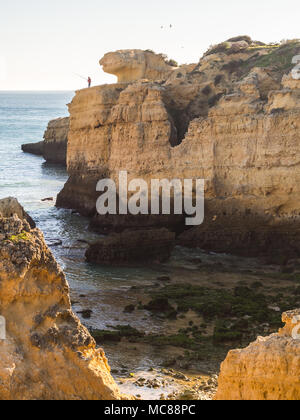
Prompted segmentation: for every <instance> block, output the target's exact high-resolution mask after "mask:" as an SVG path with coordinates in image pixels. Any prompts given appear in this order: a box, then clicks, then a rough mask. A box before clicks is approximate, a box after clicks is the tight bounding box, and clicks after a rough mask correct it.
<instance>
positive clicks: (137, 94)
mask: <svg viewBox="0 0 300 420" xmlns="http://www.w3.org/2000/svg"><path fill="white" fill-rule="evenodd" d="M236 43H237V44H238V45H236ZM299 51H300V43H299V42H296V41H295V42H291V43H287V44H283V45H280V46H274V45H271V46H263V45H262V44H261V43H255V42H252V41H251V40H250V39H248V37H241V39H240V38H236V39H234V40H230V41H228V42H226V43H223V44H221V45H219V46H216V47H214V48H211V49H210V50H209V51H208V52H207V54H205V55H204V57H203V58H202V59H201V60H200V62H199V63H198V64H197V65H196V66H194V65H193V66H191V67H188V66H182V67H179V68H177V69H173V70H172V71H171V72H170V73H167V74H166V75H165V78H164V80H160V81H159V82H155V81H149V80H148V81H147V80H138V81H135V82H131V83H119V84H114V85H105V86H98V87H95V88H92V89H85V90H81V91H78V92H77V93H76V96H75V98H74V99H73V101H72V103H71V104H70V106H69V110H70V115H71V117H70V132H69V140H68V152H67V166H68V172H69V174H70V178H69V181H68V182H67V184H66V186H65V187H64V189H63V191H62V192H61V193H60V194H59V196H58V201H57V205H58V206H62V207H68V208H75V209H77V210H79V211H80V212H82V213H84V214H88V215H91V216H92V215H94V214H95V203H96V199H97V197H98V194H97V193H96V183H97V181H98V180H99V179H101V178H103V177H110V178H113V179H114V180H116V181H117V180H118V179H117V176H118V173H119V171H120V170H125V169H126V170H127V171H128V173H129V180H130V179H132V178H143V179H144V180H146V181H147V182H149V181H150V179H152V178H159V179H162V178H168V179H172V178H180V179H183V178H204V179H205V180H206V217H205V223H204V224H203V225H202V226H200V227H197V228H194V229H191V230H189V231H186V232H184V233H183V234H182V236H181V237H180V242H181V243H182V244H184V245H187V246H201V247H202V248H207V249H213V250H217V251H230V252H239V253H245V254H250V255H252V254H257V253H262V252H263V253H264V252H266V253H267V252H273V251H274V249H277V248H278V244H280V246H281V248H283V249H286V251H287V252H289V253H291V254H295V253H296V254H298V253H299V251H300V249H299V243H300V242H299V237H300V230H299V229H300V220H299V212H298V203H299V192H300V191H299V176H300V171H299V164H300V163H299V156H300V155H299V152H300V150H299V147H300V146H299V144H300V142H299V137H300V126H299V116H300V109H299V100H298V98H299V92H300V81H296V80H292V79H291V76H290V75H289V72H290V70H291V69H292V67H293V65H292V57H293V56H294V55H296V54H297V53H298V52H299ZM113 57H115V56H113ZM126 57H127V58H128V56H126ZM283 57H284V59H283ZM127 58H126V60H127ZM122 60H123V58H122ZM122 60H121V61H122ZM126 60H123V61H122V63H123V64H124V63H125V64H124V66H123V67H122V71H121V73H120V74H121V78H122V74H123V72H124V74H127V73H126V72H127V69H129V70H130V62H128V60H127V61H126ZM133 61H134V62H135V59H134V60H133ZM120 68H121V67H120ZM129 70H128V71H129ZM111 71H114V72H115V74H117V72H116V71H115V69H114V70H111ZM144 76H145V75H144V74H143V76H141V77H144ZM126 77H127V76H126ZM129 79H131V78H130V77H129V78H128V80H129ZM138 220H139V219H138V218H135V223H134V222H132V220H131V218H130V217H126V218H125V220H124V217H121V216H117V217H115V218H114V222H113V223H111V222H110V224H109V226H110V227H113V229H114V230H118V227H119V228H122V226H126V224H127V225H128V224H129V225H134V224H135V225H136V224H137V223H139V222H138ZM176 220H177V221H175V220H174V219H172V220H170V217H165V226H172V229H173V230H176V231H177V232H180V231H182V230H183V229H184V225H183V221H182V219H180V220H178V218H177V219H176ZM106 223H107V218H103V217H99V216H96V217H95V218H94V220H93V226H94V227H96V228H97V229H98V230H99V231H101V230H102V227H103V226H104V227H107V226H106ZM147 223H148V225H151V224H152V225H153V226H157V223H158V224H159V226H161V221H160V220H159V222H157V217H149V218H148V222H147ZM141 224H142V225H143V224H144V220H143V218H141ZM118 225H119V226H118ZM135 227H136V226H135ZM103 230H104V229H103Z"/></svg>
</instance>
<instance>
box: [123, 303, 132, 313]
mask: <svg viewBox="0 0 300 420" xmlns="http://www.w3.org/2000/svg"><path fill="white" fill-rule="evenodd" d="M134 311H135V306H134V305H127V306H125V308H124V312H125V313H128V314H131V313H132V312H134Z"/></svg>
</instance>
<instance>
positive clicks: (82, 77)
mask: <svg viewBox="0 0 300 420" xmlns="http://www.w3.org/2000/svg"><path fill="white" fill-rule="evenodd" d="M73 74H74V75H75V76H78V77H80V78H81V79H83V80H86V81H88V79H87V78H86V77H84V76H81V75H80V74H77V73H73Z"/></svg>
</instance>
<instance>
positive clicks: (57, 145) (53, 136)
mask: <svg viewBox="0 0 300 420" xmlns="http://www.w3.org/2000/svg"><path fill="white" fill-rule="evenodd" d="M68 133H69V117H66V118H57V119H56V120H52V121H50V122H49V124H48V127H47V130H46V131H45V133H44V141H41V142H38V143H28V144H23V145H22V150H23V152H25V153H31V154H34V155H38V156H43V157H44V159H45V160H46V162H49V163H59V164H62V165H66V156H67V142H68Z"/></svg>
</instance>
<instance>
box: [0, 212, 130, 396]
mask: <svg viewBox="0 0 300 420" xmlns="http://www.w3.org/2000/svg"><path fill="white" fill-rule="evenodd" d="M12 210H13V209H12ZM0 315H1V316H2V317H4V318H5V320H6V339H5V340H3V339H2V338H3V336H2V335H1V337H0V399H1V400H104V399H111V400H113V399H120V398H122V396H121V394H120V393H119V391H118V388H117V386H116V384H115V382H114V380H113V378H112V377H111V375H110V368H109V366H108V363H107V360H106V358H105V355H104V352H103V350H102V349H96V344H95V341H94V339H93V338H92V337H91V336H90V334H89V332H88V331H87V329H86V328H85V327H83V326H82V325H81V323H80V321H79V319H78V318H77V317H76V316H75V315H74V314H73V312H72V310H71V304H70V298H69V287H68V284H67V281H66V279H65V276H64V274H63V272H62V271H61V269H60V267H59V266H58V265H57V263H56V261H55V259H54V257H53V256H52V254H51V252H50V250H49V249H48V248H47V246H46V244H45V241H44V237H43V234H42V233H41V232H40V231H39V230H38V229H31V228H30V226H29V224H28V222H27V221H26V220H25V219H22V220H21V219H20V218H19V217H18V216H17V215H16V214H14V215H13V216H12V217H3V216H2V215H0ZM1 319H2V320H3V318H1Z"/></svg>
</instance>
